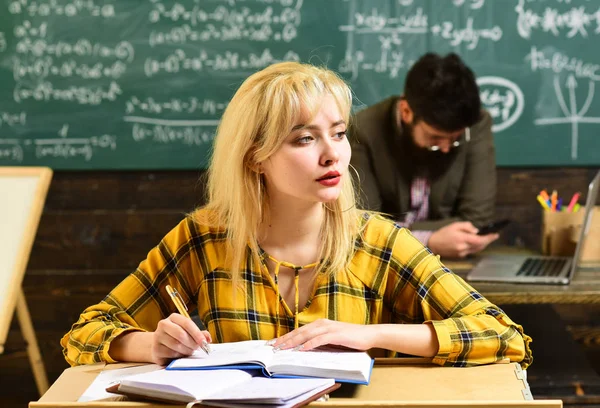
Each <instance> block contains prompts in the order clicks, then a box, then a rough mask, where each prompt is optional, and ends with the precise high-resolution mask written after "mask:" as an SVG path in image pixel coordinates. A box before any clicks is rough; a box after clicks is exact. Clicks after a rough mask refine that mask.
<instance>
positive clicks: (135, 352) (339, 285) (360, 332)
mask: <svg viewBox="0 0 600 408" xmlns="http://www.w3.org/2000/svg"><path fill="white" fill-rule="evenodd" d="M351 101H352V99H351V93H350V90H349V88H348V87H347V85H346V84H345V83H344V82H343V81H342V80H341V79H340V78H339V77H338V76H336V75H335V74H334V73H333V72H331V71H329V70H327V69H323V68H317V67H314V66H311V65H305V64H299V63H292V62H288V63H279V64H274V65H272V66H270V67H267V68H266V69H264V70H262V71H260V72H257V73H255V74H254V75H252V76H250V77H249V78H248V79H247V80H246V81H245V82H244V83H243V84H242V85H241V87H240V88H239V90H238V91H237V92H236V94H235V95H234V97H233V99H232V100H231V102H230V103H229V105H228V107H227V109H226V111H225V113H224V115H223V117H222V119H221V123H220V125H219V128H218V131H217V136H216V139H215V146H214V154H213V157H212V162H211V164H210V168H209V172H208V175H209V181H208V193H209V197H208V204H207V205H206V206H204V207H202V208H200V209H198V210H196V211H195V212H194V213H192V214H191V215H190V216H188V217H187V218H186V219H184V220H183V221H181V223H180V224H179V225H177V226H176V227H175V228H174V229H173V230H172V231H170V232H169V233H168V234H167V235H166V236H165V237H164V239H163V240H162V241H161V242H160V243H159V245H158V246H157V247H156V248H154V249H152V250H151V251H150V252H149V254H148V256H147V258H146V259H145V260H144V261H142V262H141V263H140V265H139V267H138V268H137V270H136V271H135V272H133V273H132V274H131V275H129V276H128V277H127V278H125V280H123V282H121V283H120V284H119V285H118V286H117V287H116V288H115V289H114V290H113V291H112V292H111V293H110V294H108V296H107V297H106V298H105V299H104V300H103V301H102V302H100V303H99V304H97V305H94V306H91V307H89V308H87V309H86V310H85V311H84V312H83V313H82V314H81V316H80V318H79V320H78V321H77V322H76V323H75V324H74V325H73V327H72V329H71V331H70V332H69V333H67V334H66V335H65V336H64V337H63V339H62V340H61V344H62V346H63V348H64V354H65V357H66V359H67V361H68V362H69V363H70V364H72V365H77V364H88V363H95V362H99V361H106V362H115V361H139V362H153V363H158V364H166V363H167V362H168V361H170V360H171V359H173V358H178V357H182V356H187V355H190V354H191V353H192V352H193V351H194V350H195V349H197V348H198V347H199V346H200V345H202V344H203V342H205V341H208V342H212V341H214V342H219V343H221V342H232V341H241V340H250V339H267V340H272V343H273V345H274V347H276V348H278V349H289V348H295V349H304V350H310V349H313V348H314V347H318V346H320V345H324V344H331V345H340V346H345V347H350V348H355V349H361V350H368V349H372V348H383V349H387V350H390V351H395V352H401V353H407V354H412V355H418V356H429V357H433V361H434V362H435V363H438V364H442V365H458V366H464V365H474V364H484V363H491V362H494V361H498V360H501V359H504V358H510V360H511V361H519V362H521V363H522V365H523V366H527V365H528V364H529V363H530V362H531V352H530V350H529V347H528V344H529V342H530V340H531V339H530V338H529V337H528V336H526V335H525V334H524V333H523V330H522V328H521V326H518V325H516V324H515V323H513V322H512V321H511V320H510V318H509V317H507V316H506V315H505V314H504V313H503V312H502V310H500V309H499V308H498V307H496V306H495V305H493V304H491V303H490V302H488V301H487V300H486V299H485V298H484V297H483V296H481V295H480V294H479V293H477V291H475V290H474V289H473V288H472V287H470V286H469V285H468V284H466V283H465V282H464V281H463V280H462V279H461V278H460V277H458V276H456V275H454V274H453V273H452V272H451V271H449V270H448V269H447V268H445V267H444V265H443V264H442V263H441V262H440V260H439V257H437V256H435V255H433V254H432V253H431V252H430V251H429V250H428V249H427V248H425V247H423V246H422V245H421V244H420V243H419V241H417V240H416V239H415V238H414V237H413V236H412V235H411V234H410V232H409V231H408V230H406V229H405V228H401V227H399V226H397V225H396V224H394V223H393V222H391V221H388V220H386V219H384V218H383V217H381V216H379V215H376V214H373V213H369V212H365V211H361V210H358V209H356V208H355V203H354V195H353V194H354V193H353V192H354V189H353V186H352V181H351V177H350V175H349V174H348V169H349V167H348V165H349V162H350V155H351V152H350V145H349V143H348V140H347V139H346V130H347V127H348V125H349V116H350V109H351ZM166 285H171V286H173V287H174V288H175V289H176V290H177V291H178V292H179V293H180V294H181V295H182V296H183V299H184V302H185V303H186V304H187V305H188V307H189V308H190V309H195V308H197V310H198V315H199V317H200V319H201V320H202V322H203V323H204V325H205V326H206V328H207V331H201V330H200V329H199V328H198V327H197V325H196V324H195V323H194V322H193V321H192V320H190V319H188V318H186V317H184V316H182V315H180V314H178V313H176V310H175V307H174V305H173V303H172V302H171V300H170V298H169V295H168V294H167V292H166V290H165V287H166Z"/></svg>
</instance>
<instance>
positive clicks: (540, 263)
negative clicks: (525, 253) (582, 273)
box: [517, 258, 568, 276]
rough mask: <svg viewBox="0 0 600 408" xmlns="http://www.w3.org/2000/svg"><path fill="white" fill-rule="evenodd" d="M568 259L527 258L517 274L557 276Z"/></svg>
mask: <svg viewBox="0 0 600 408" xmlns="http://www.w3.org/2000/svg"><path fill="white" fill-rule="evenodd" d="M567 261H568V259H552V258H549V259H543V258H527V259H526V260H525V262H523V264H522V265H521V268H520V269H519V271H518V272H517V276H558V275H559V274H560V271H562V269H563V268H564V266H565V264H566V263H567Z"/></svg>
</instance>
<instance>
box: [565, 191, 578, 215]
mask: <svg viewBox="0 0 600 408" xmlns="http://www.w3.org/2000/svg"><path fill="white" fill-rule="evenodd" d="M580 195H581V193H575V194H573V197H572V198H571V201H569V206H568V207H567V211H569V212H573V207H575V204H577V200H579V196H580Z"/></svg>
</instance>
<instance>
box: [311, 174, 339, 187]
mask: <svg viewBox="0 0 600 408" xmlns="http://www.w3.org/2000/svg"><path fill="white" fill-rule="evenodd" d="M340 180H341V176H340V173H339V172H337V171H330V172H327V173H325V174H323V175H322V176H321V177H319V178H318V179H317V181H318V182H319V183H321V184H322V185H324V186H326V187H333V186H335V185H337V184H338V183H339V182H340Z"/></svg>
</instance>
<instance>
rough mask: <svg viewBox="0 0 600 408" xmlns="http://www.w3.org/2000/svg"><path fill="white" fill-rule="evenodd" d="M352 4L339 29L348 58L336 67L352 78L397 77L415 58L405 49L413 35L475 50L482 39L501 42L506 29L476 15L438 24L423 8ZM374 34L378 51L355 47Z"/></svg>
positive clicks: (477, 3)
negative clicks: (393, 8) (393, 9)
mask: <svg viewBox="0 0 600 408" xmlns="http://www.w3.org/2000/svg"><path fill="white" fill-rule="evenodd" d="M347 1H348V2H349V3H350V4H349V6H350V12H349V16H350V17H349V20H348V22H347V23H346V24H344V25H340V26H339V28H338V29H339V30H340V31H341V32H344V33H346V36H347V40H346V50H345V57H344V59H343V60H342V61H341V62H340V63H339V65H338V67H337V69H338V70H339V71H340V72H342V73H344V74H349V75H350V79H351V80H352V81H355V80H357V79H358V77H359V75H360V72H361V71H374V72H377V73H381V74H386V75H387V76H388V77H389V78H396V77H398V75H399V73H400V71H401V70H404V69H406V68H407V67H409V66H410V65H412V62H413V60H414V58H415V57H417V56H410V57H407V56H406V54H405V51H406V50H408V48H407V47H406V46H405V42H406V39H407V38H408V37H410V36H426V35H429V34H431V35H433V36H434V37H436V38H441V39H443V40H446V41H447V42H448V44H450V45H451V46H453V47H459V46H462V45H466V48H467V49H469V50H473V49H475V48H477V46H478V45H479V44H480V43H481V41H484V40H485V41H489V42H492V43H493V42H498V41H500V40H501V39H502V36H503V30H502V28H501V27H500V26H499V25H496V24H495V25H492V26H490V27H486V26H483V27H480V26H479V24H478V23H477V22H476V20H475V18H474V17H468V18H467V20H466V23H465V26H464V27H461V26H459V25H457V24H456V23H454V22H452V21H443V20H442V21H440V22H436V23H435V24H434V23H432V22H431V21H430V18H429V16H428V15H427V14H426V13H425V11H424V9H423V8H422V7H417V8H416V9H415V10H406V9H404V8H398V9H397V10H398V11H397V14H394V15H389V13H386V12H383V11H381V10H378V9H377V8H376V7H373V8H371V9H370V10H369V11H368V12H361V11H358V7H357V6H358V4H359V3H357V2H356V0H347ZM401 4H402V5H404V6H408V5H412V2H408V1H407V2H403V3H401ZM453 4H454V5H455V6H456V7H462V6H465V5H466V4H469V5H470V7H471V8H473V9H478V8H480V7H481V6H483V4H484V1H483V0H480V1H461V0H458V1H454V2H453ZM365 36H371V37H372V38H373V41H374V43H375V44H377V42H378V44H377V45H378V46H377V47H376V48H375V49H377V48H378V49H379V50H380V52H379V53H375V54H371V53H369V52H367V50H365V48H364V47H363V48H362V49H358V48H356V46H355V43H356V41H357V38H358V37H361V38H362V37H365Z"/></svg>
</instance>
